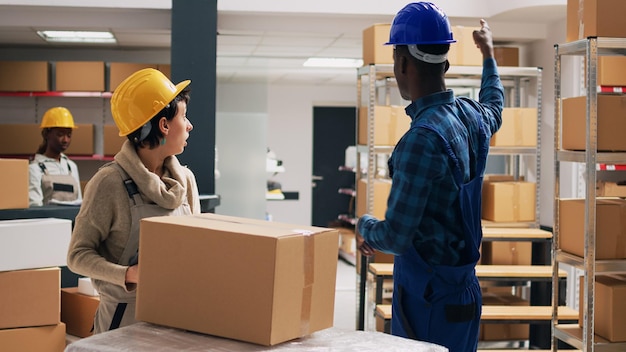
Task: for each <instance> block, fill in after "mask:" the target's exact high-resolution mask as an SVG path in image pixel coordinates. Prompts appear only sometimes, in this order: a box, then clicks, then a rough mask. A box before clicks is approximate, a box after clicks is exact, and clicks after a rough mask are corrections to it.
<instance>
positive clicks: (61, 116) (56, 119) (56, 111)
mask: <svg viewBox="0 0 626 352" xmlns="http://www.w3.org/2000/svg"><path fill="white" fill-rule="evenodd" d="M39 127H41V128H53V127H61V128H76V125H74V118H73V117H72V114H71V113H70V111H69V110H67V109H66V108H64V107H60V106H57V107H55V108H50V109H48V111H46V113H45V114H43V117H42V118H41V126H39Z"/></svg>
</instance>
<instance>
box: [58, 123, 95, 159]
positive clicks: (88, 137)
mask: <svg viewBox="0 0 626 352" xmlns="http://www.w3.org/2000/svg"><path fill="white" fill-rule="evenodd" d="M76 127H77V128H76V129H74V130H73V131H72V142H71V143H70V146H69V147H68V148H67V150H66V151H65V154H67V155H70V156H71V155H93V154H94V150H95V148H94V134H93V133H94V132H93V131H94V128H93V124H76Z"/></svg>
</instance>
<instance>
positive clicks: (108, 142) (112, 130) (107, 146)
mask: <svg viewBox="0 0 626 352" xmlns="http://www.w3.org/2000/svg"><path fill="white" fill-rule="evenodd" d="M126 140H128V138H126V137H121V136H120V130H119V129H118V128H117V126H115V125H104V155H115V154H117V152H119V151H120V149H122V144H124V141H126Z"/></svg>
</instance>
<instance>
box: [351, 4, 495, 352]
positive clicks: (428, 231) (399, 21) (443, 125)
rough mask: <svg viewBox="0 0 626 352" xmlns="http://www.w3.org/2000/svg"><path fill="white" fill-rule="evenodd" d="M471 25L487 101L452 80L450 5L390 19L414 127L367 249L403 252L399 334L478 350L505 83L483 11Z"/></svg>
mask: <svg viewBox="0 0 626 352" xmlns="http://www.w3.org/2000/svg"><path fill="white" fill-rule="evenodd" d="M480 24H481V28H480V30H476V31H474V33H473V37H474V42H475V44H476V46H477V47H478V48H479V49H480V51H481V53H482V55H483V58H484V62H483V75H482V80H481V89H480V95H479V101H474V100H471V99H468V98H462V97H456V98H455V96H454V93H453V92H452V90H448V89H446V85H445V80H444V76H445V73H446V71H447V70H448V68H449V66H450V65H449V63H448V61H447V53H448V50H449V47H450V44H451V43H454V42H455V40H454V38H453V37H452V31H451V29H450V24H449V21H448V18H447V16H446V14H445V13H444V12H443V11H442V10H441V9H439V8H438V7H437V6H435V5H433V4H432V3H428V2H418V3H411V4H409V5H407V6H405V7H404V8H403V9H402V10H400V11H399V12H398V13H397V14H396V16H395V18H394V20H393V22H392V25H391V33H390V38H389V42H388V43H386V44H388V45H393V46H394V54H393V58H394V73H395V79H396V81H397V84H398V89H399V91H400V94H401V95H402V97H403V98H404V99H406V100H409V101H411V104H410V105H409V106H407V108H406V112H407V114H408V115H409V116H410V117H411V126H410V128H409V130H408V131H407V132H406V134H405V135H404V136H403V137H402V138H401V139H400V140H399V141H398V143H397V145H396V147H395V149H394V151H393V153H392V155H391V157H390V158H389V161H388V166H389V174H390V176H391V178H392V186H391V191H390V194H389V199H388V201H387V211H386V213H385V219H384V220H379V219H376V218H374V217H373V216H370V215H364V216H362V217H361V218H360V219H359V221H358V223H357V233H358V237H357V240H358V246H359V249H360V251H361V253H363V254H364V255H372V254H373V253H374V250H379V251H383V252H387V253H392V254H394V255H395V258H394V274H393V281H394V291H393V301H392V320H391V333H392V334H394V335H398V336H403V337H408V338H412V339H417V340H422V341H428V342H433V343H436V344H440V345H443V346H446V347H447V348H448V349H449V350H450V352H466V351H476V349H477V346H478V329H479V324H480V315H481V307H482V296H481V291H480V286H479V283H478V279H477V277H476V274H475V270H474V269H475V266H476V263H477V261H478V258H479V256H480V255H479V251H478V250H479V246H480V243H481V240H482V230H481V188H482V179H483V174H484V171H485V163H486V160H487V153H488V151H489V140H490V138H491V136H492V135H493V134H494V133H495V132H496V131H497V130H498V129H499V128H500V125H501V124H502V116H501V114H502V108H503V104H504V90H503V87H502V83H501V82H500V77H499V75H498V72H497V67H496V61H495V60H494V58H493V40H492V36H491V30H490V29H489V26H488V25H487V23H486V22H485V21H484V20H481V21H480Z"/></svg>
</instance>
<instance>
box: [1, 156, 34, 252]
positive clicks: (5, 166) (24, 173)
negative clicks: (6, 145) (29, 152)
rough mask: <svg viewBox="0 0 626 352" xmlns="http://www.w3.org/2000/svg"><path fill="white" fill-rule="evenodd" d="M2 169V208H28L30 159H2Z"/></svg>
mask: <svg viewBox="0 0 626 352" xmlns="http://www.w3.org/2000/svg"><path fill="white" fill-rule="evenodd" d="M0 169H2V172H1V173H0V191H1V192H2V197H0V209H24V208H28V160H27V159H0ZM0 251H2V250H1V249H0ZM0 260H1V259H0Z"/></svg>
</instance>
